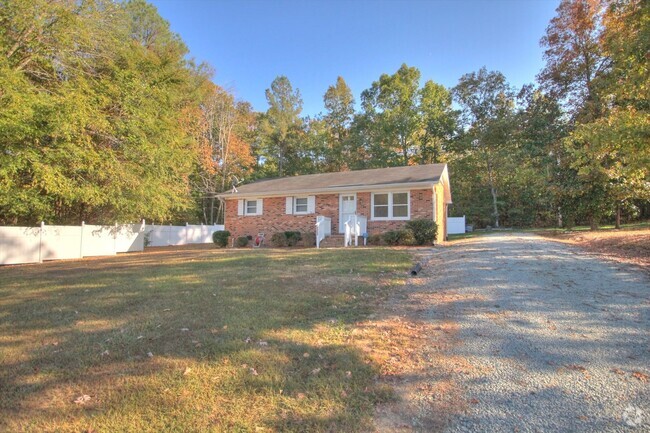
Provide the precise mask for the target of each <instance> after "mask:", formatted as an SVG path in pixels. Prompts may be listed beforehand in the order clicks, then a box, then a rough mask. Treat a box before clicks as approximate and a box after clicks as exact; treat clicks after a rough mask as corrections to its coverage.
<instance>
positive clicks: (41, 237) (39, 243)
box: [38, 221, 45, 263]
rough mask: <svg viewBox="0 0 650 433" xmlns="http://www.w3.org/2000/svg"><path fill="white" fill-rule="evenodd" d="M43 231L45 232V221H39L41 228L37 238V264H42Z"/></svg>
mask: <svg viewBox="0 0 650 433" xmlns="http://www.w3.org/2000/svg"><path fill="white" fill-rule="evenodd" d="M43 230H45V221H41V228H40V230H39V232H40V233H39V237H38V263H43Z"/></svg>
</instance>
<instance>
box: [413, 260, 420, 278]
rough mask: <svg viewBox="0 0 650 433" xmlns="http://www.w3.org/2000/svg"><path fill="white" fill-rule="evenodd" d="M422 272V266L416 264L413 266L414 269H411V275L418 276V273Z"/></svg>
mask: <svg viewBox="0 0 650 433" xmlns="http://www.w3.org/2000/svg"><path fill="white" fill-rule="evenodd" d="M421 270H422V265H421V264H419V263H416V264H415V266H413V269H411V275H413V276H416V275H417V274H418V272H420V271H421Z"/></svg>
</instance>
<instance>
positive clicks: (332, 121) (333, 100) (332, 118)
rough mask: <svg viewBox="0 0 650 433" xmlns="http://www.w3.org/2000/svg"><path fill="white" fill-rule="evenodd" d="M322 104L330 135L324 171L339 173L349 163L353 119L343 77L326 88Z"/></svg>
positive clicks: (347, 90) (348, 89)
mask: <svg viewBox="0 0 650 433" xmlns="http://www.w3.org/2000/svg"><path fill="white" fill-rule="evenodd" d="M323 102H324V104H325V109H326V110H327V113H326V114H325V116H324V118H323V120H324V121H325V124H326V125H327V127H328V129H329V134H330V138H329V146H328V149H327V167H326V169H327V170H329V171H340V170H342V169H344V168H346V167H347V166H348V164H349V161H350V157H351V152H350V149H349V146H348V144H349V143H348V137H349V131H350V125H351V124H352V119H353V117H354V96H353V95H352V90H350V87H349V86H348V85H347V83H346V82H345V80H344V79H343V77H338V78H337V79H336V84H335V85H333V86H329V87H328V89H327V92H325V95H324V96H323Z"/></svg>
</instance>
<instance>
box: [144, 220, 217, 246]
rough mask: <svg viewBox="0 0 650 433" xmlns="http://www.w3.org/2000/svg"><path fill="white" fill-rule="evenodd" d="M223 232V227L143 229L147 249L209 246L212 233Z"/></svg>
mask: <svg viewBox="0 0 650 433" xmlns="http://www.w3.org/2000/svg"><path fill="white" fill-rule="evenodd" d="M219 230H224V226H223V225H217V224H215V225H212V226H204V225H189V224H187V225H184V226H157V225H151V226H147V227H146V228H145V239H146V243H147V246H149V247H166V246H168V245H187V244H209V243H210V242H212V233H214V232H216V231H219Z"/></svg>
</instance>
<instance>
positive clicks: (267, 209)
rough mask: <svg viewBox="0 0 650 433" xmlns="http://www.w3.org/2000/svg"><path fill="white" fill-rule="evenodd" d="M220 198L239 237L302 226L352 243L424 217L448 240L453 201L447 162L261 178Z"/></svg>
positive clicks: (320, 236)
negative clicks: (448, 223) (448, 216)
mask: <svg viewBox="0 0 650 433" xmlns="http://www.w3.org/2000/svg"><path fill="white" fill-rule="evenodd" d="M218 197H219V198H220V199H221V200H224V201H225V209H226V211H225V221H224V224H225V227H226V230H228V231H230V233H231V236H232V237H233V238H236V237H239V236H248V235H250V236H253V237H256V236H257V235H258V234H259V233H264V234H265V235H266V237H267V239H268V238H270V236H271V235H272V234H273V233H277V232H284V231H300V232H314V233H316V234H317V243H320V242H321V241H322V240H324V239H325V238H327V237H329V236H332V237H333V238H340V237H341V235H345V241H346V242H347V241H349V240H350V238H349V237H348V236H353V237H355V239H356V238H357V237H358V236H363V235H364V234H365V235H372V234H375V233H383V232H385V231H388V230H395V229H399V228H401V227H403V226H404V225H405V224H406V222H407V221H409V220H412V219H419V218H428V219H432V220H433V221H435V222H437V223H438V240H444V239H446V237H447V206H448V205H449V204H451V191H450V189H449V174H448V171H447V165H446V164H428V165H414V166H407V167H391V168H378V169H370V170H357V171H346V172H339V173H322V174H310V175H304V176H292V177H284V178H279V179H268V180H260V181H257V182H252V183H249V184H245V185H239V186H237V187H236V188H233V190H232V191H230V192H228V193H223V194H220V195H219V196H218ZM337 235H338V236H337Z"/></svg>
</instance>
